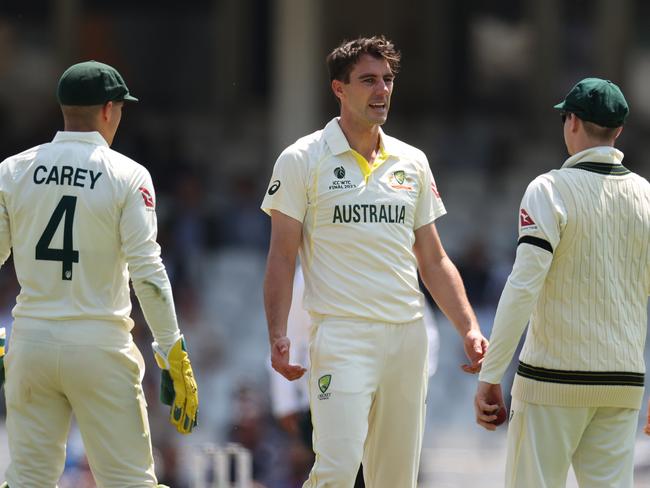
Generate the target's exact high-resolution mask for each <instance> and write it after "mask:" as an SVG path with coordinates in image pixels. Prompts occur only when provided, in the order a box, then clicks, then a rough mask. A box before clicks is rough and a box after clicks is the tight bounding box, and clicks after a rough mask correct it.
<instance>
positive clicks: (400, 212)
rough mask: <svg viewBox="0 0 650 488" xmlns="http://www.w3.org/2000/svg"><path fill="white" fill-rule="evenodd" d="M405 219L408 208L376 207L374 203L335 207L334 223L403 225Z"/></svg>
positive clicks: (394, 206) (400, 206)
mask: <svg viewBox="0 0 650 488" xmlns="http://www.w3.org/2000/svg"><path fill="white" fill-rule="evenodd" d="M405 217H406V207H405V206H404V205H375V204H372V203H361V204H354V205H335V206H334V215H333V217H332V223H333V224H337V223H340V224H349V223H355V224H358V223H360V222H362V223H364V224H365V223H370V224H379V223H387V224H403V223H404V219H405Z"/></svg>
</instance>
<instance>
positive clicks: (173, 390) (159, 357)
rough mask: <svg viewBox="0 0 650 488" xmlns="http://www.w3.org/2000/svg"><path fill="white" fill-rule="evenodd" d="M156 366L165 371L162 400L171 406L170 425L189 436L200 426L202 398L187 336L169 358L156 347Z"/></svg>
mask: <svg viewBox="0 0 650 488" xmlns="http://www.w3.org/2000/svg"><path fill="white" fill-rule="evenodd" d="M152 347H153V350H154V356H155V358H156V363H158V366H159V367H160V369H162V380H161V385H160V400H161V401H162V402H163V403H164V404H165V405H171V411H170V414H169V421H170V422H171V424H172V425H174V426H175V427H176V430H178V431H179V432H180V433H181V434H189V433H190V432H192V429H193V428H194V427H196V424H197V420H196V418H197V413H198V409H199V394H198V388H197V386H196V381H195V380H194V373H193V372H192V365H191V364H190V358H189V356H188V355H187V352H186V350H185V339H184V338H183V336H181V338H180V339H179V340H178V341H176V344H174V345H173V346H172V348H171V349H170V350H169V353H167V354H165V352H164V351H162V350H161V348H160V346H159V345H158V343H156V342H154V343H153V344H152Z"/></svg>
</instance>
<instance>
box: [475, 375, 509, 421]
mask: <svg viewBox="0 0 650 488" xmlns="http://www.w3.org/2000/svg"><path fill="white" fill-rule="evenodd" d="M474 412H475V413H476V423H477V424H479V425H480V426H482V427H484V428H486V429H487V430H495V429H496V428H497V425H501V424H502V423H503V422H505V421H506V418H507V417H508V413H507V411H506V405H505V403H503V394H502V393H501V385H493V384H492V383H486V382H485V381H479V382H478V387H477V388H476V396H475V397H474Z"/></svg>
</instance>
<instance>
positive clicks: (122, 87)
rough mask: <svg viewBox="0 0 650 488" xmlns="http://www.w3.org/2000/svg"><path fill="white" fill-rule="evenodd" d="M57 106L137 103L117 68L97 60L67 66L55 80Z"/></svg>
mask: <svg viewBox="0 0 650 488" xmlns="http://www.w3.org/2000/svg"><path fill="white" fill-rule="evenodd" d="M56 96H57V99H58V100H59V103H60V104H61V105H103V104H105V103H106V102H115V101H123V100H125V101H129V102H137V101H138V99H137V98H135V97H133V96H131V94H130V93H129V89H128V88H127V86H126V83H125V82H124V79H123V78H122V75H120V73H118V71H117V70H116V69H115V68H113V67H112V66H109V65H107V64H104V63H100V62H98V61H85V62H83V63H78V64H73V65H72V66H70V67H69V68H68V69H67V70H65V72H64V73H63V75H61V79H60V80H59V85H58V87H57V91H56Z"/></svg>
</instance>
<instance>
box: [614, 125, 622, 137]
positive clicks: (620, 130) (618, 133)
mask: <svg viewBox="0 0 650 488" xmlns="http://www.w3.org/2000/svg"><path fill="white" fill-rule="evenodd" d="M621 132H623V126H620V127H619V128H618V129H617V130H616V135H615V136H614V140H616V139H618V136H620V135H621Z"/></svg>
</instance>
